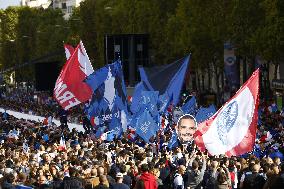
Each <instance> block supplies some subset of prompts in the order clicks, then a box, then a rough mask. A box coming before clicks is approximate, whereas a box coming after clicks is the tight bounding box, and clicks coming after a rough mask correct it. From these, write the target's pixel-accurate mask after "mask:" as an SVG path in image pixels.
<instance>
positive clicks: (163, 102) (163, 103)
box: [158, 93, 172, 113]
mask: <svg viewBox="0 0 284 189" xmlns="http://www.w3.org/2000/svg"><path fill="white" fill-rule="evenodd" d="M171 99H172V96H168V94H166V93H164V94H162V95H160V96H159V101H158V105H159V112H160V113H164V112H165V111H166V110H167V108H168V106H169V104H170V102H171Z"/></svg>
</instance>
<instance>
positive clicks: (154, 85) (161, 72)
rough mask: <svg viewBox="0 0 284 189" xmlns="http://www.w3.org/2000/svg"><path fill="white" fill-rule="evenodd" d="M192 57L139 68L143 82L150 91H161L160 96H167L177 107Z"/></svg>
mask: <svg viewBox="0 0 284 189" xmlns="http://www.w3.org/2000/svg"><path fill="white" fill-rule="evenodd" d="M189 59H190V56H186V57H184V58H182V59H180V60H177V61H176V62H174V63H171V64H168V65H165V66H156V67H151V68H142V67H140V68H139V71H140V77H141V81H143V82H144V83H145V84H146V85H147V87H148V88H149V89H150V90H153V91H159V94H160V95H163V94H167V96H168V98H172V101H173V104H174V105H176V104H177V103H178V102H179V100H180V98H179V97H180V92H181V89H182V85H183V81H184V77H185V74H186V71H187V67H188V63H189Z"/></svg>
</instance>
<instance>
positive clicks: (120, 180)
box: [115, 173, 123, 183]
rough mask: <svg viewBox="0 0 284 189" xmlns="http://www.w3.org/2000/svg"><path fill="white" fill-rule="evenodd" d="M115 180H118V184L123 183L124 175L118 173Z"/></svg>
mask: <svg viewBox="0 0 284 189" xmlns="http://www.w3.org/2000/svg"><path fill="white" fill-rule="evenodd" d="M115 178H116V182H118V183H122V181H123V174H122V173H117V174H116V176H115Z"/></svg>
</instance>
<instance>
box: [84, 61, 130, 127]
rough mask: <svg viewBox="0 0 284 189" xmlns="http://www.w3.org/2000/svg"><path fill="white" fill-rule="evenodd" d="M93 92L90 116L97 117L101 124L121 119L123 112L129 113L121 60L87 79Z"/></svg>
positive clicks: (89, 110)
mask: <svg viewBox="0 0 284 189" xmlns="http://www.w3.org/2000/svg"><path fill="white" fill-rule="evenodd" d="M85 82H86V83H87V84H88V85H89V86H91V88H92V90H93V96H92V100H91V102H90V106H89V109H88V116H89V117H90V118H91V117H96V118H97V119H98V120H99V121H98V122H99V123H100V124H105V123H110V122H111V120H112V119H113V118H118V119H120V118H121V111H122V110H124V112H125V113H127V96H126V87H125V83H124V78H123V71H122V66H121V62H120V60H118V61H116V62H114V63H113V64H109V65H107V66H105V67H103V68H101V69H99V70H98V71H96V72H94V73H93V74H91V75H90V76H89V77H87V78H86V80H85Z"/></svg>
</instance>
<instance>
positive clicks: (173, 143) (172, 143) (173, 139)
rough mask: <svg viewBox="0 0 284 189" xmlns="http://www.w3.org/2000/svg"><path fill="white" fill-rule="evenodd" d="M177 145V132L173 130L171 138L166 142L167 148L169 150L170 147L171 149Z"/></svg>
mask: <svg viewBox="0 0 284 189" xmlns="http://www.w3.org/2000/svg"><path fill="white" fill-rule="evenodd" d="M177 146H178V140H177V133H176V132H175V131H174V132H173V133H172V137H171V139H170V141H169V143H168V148H169V149H170V150H171V149H173V148H175V147H177Z"/></svg>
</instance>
